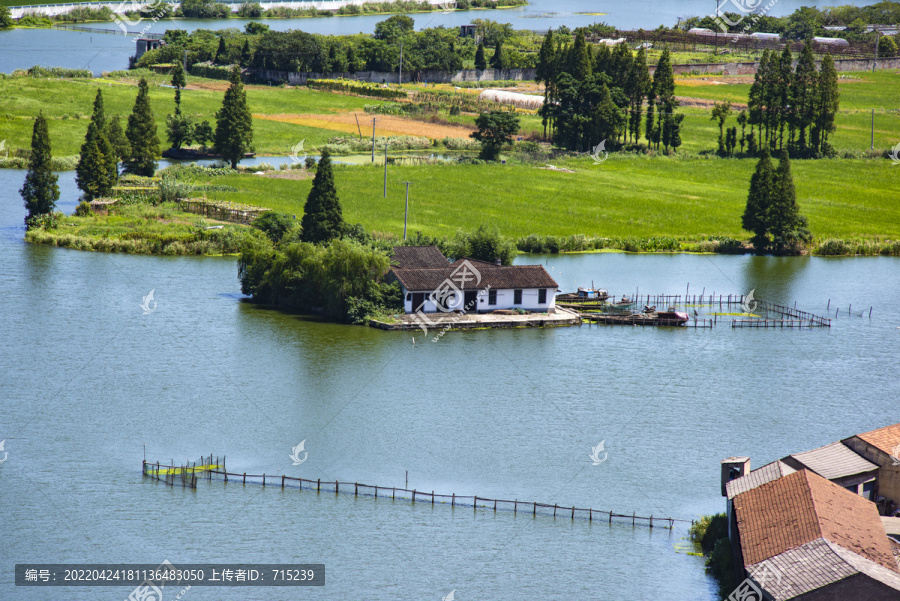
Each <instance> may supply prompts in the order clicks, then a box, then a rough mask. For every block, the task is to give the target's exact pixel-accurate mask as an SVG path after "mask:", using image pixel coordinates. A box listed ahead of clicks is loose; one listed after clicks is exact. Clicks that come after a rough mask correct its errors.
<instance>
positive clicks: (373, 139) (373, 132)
mask: <svg viewBox="0 0 900 601" xmlns="http://www.w3.org/2000/svg"><path fill="white" fill-rule="evenodd" d="M377 118H378V117H372V162H373V163H374V162H375V120H376V119H377Z"/></svg>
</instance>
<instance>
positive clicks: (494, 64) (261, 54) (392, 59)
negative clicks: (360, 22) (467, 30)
mask: <svg viewBox="0 0 900 601" xmlns="http://www.w3.org/2000/svg"><path fill="white" fill-rule="evenodd" d="M474 24H475V25H476V28H477V30H478V32H479V36H478V37H479V39H480V44H477V43H476V41H475V39H473V38H471V37H461V36H460V31H459V29H458V28H447V27H443V26H441V27H429V28H425V29H422V30H420V31H416V30H415V27H414V25H415V21H414V20H413V19H412V18H411V17H409V16H406V15H394V16H392V17H389V18H387V19H385V20H383V21H379V22H378V23H377V24H376V25H375V33H374V35H366V34H356V35H342V36H328V35H319V34H312V33H306V32H304V31H299V30H289V31H271V30H269V26H268V25H266V24H262V23H257V22H250V23H247V24H246V25H245V27H244V31H243V32H240V31H237V30H222V31H219V32H212V31H208V30H197V31H194V32H190V33H188V32H186V31H183V30H167V31H166V33H165V37H164V41H165V42H166V44H165V45H164V46H162V47H161V48H157V49H154V50H150V51H148V52H147V53H145V54H144V55H142V56H141V58H140V59H138V61H137V62H136V63H135V66H138V67H144V66H149V65H153V64H165V63H174V62H176V61H184V60H185V57H186V58H187V61H189V63H190V64H194V63H198V62H205V61H212V62H215V63H219V64H228V65H235V64H236V65H240V66H242V67H244V68H252V69H271V70H275V71H291V72H312V73H353V72H357V71H386V72H395V71H398V70H399V68H400V58H401V46H402V58H403V71H404V73H413V72H416V71H426V70H437V71H458V70H460V69H462V68H463V66H464V65H465V64H471V63H470V62H469V61H475V62H476V63H478V64H482V61H484V62H483V64H484V65H485V67H483V68H487V66H488V65H489V66H490V67H491V68H500V69H511V68H531V67H534V66H535V60H536V55H535V53H526V52H521V51H519V50H518V49H516V48H513V47H510V45H509V44H510V42H511V40H512V39H513V38H514V35H515V34H514V32H513V30H512V27H511V26H510V25H508V24H499V23H495V22H493V21H489V20H479V19H475V20H474ZM476 68H478V67H476Z"/></svg>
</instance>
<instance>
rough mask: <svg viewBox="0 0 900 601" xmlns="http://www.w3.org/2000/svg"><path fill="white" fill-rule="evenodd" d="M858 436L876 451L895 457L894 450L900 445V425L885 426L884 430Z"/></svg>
mask: <svg viewBox="0 0 900 601" xmlns="http://www.w3.org/2000/svg"><path fill="white" fill-rule="evenodd" d="M856 436H857V438H860V439H862V440H864V441H866V442H867V443H869V444H870V445H872V446H873V447H875V448H876V449H878V450H880V451H884V452H885V453H887V454H888V455H894V449H896V448H897V446H898V445H900V424H894V425H893V426H885V427H884V428H879V429H878V430H872V431H871V432H864V433H863V434H857V435H856Z"/></svg>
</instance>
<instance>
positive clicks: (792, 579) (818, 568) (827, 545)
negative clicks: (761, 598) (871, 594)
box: [747, 538, 900, 601]
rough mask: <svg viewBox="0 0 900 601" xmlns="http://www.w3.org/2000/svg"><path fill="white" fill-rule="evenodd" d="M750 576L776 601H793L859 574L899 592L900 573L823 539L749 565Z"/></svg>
mask: <svg viewBox="0 0 900 601" xmlns="http://www.w3.org/2000/svg"><path fill="white" fill-rule="evenodd" d="M747 573H748V574H749V575H750V577H751V578H752V579H753V580H754V581H756V583H757V584H759V585H760V587H761V588H763V589H765V590H766V592H768V593H769V594H770V595H771V596H772V597H773V599H774V600H775V601H786V600H787V599H794V598H796V597H798V596H800V595H803V594H804V593H808V592H810V591H814V590H816V589H820V588H822V587H824V586H828V585H829V584H832V583H834V582H838V581H840V580H843V579H844V578H849V577H851V576H855V575H856V574H864V575H866V576H868V577H869V578H872V579H873V580H877V581H878V582H881V583H882V584H884V585H885V586H887V587H889V588H892V589H894V590H897V591H900V574H898V573H897V572H895V571H893V570H889V569H887V568H885V567H884V566H882V565H879V564H877V563H875V562H873V561H871V560H869V559H866V558H865V557H861V556H859V555H857V554H856V553H852V552H850V551H848V550H846V549H844V548H843V547H841V546H840V545H837V544H835V543H833V542H830V541H828V540H826V539H824V538H817V539H815V540H814V541H811V542H808V543H804V544H802V545H800V546H799V547H796V548H794V549H790V550H788V551H785V552H784V553H780V554H778V555H776V556H774V557H772V558H770V559H767V560H765V561H761V562H759V563H756V564H753V565H749V566H747Z"/></svg>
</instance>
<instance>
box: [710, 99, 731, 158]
mask: <svg viewBox="0 0 900 601" xmlns="http://www.w3.org/2000/svg"><path fill="white" fill-rule="evenodd" d="M729 115H731V102H730V101H728V100H723V101H722V102H716V103H714V104H713V110H712V115H711V116H710V118H709V120H710V121H716V120H718V122H719V154H725V122H726V121H727V120H728V116H729Z"/></svg>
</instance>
